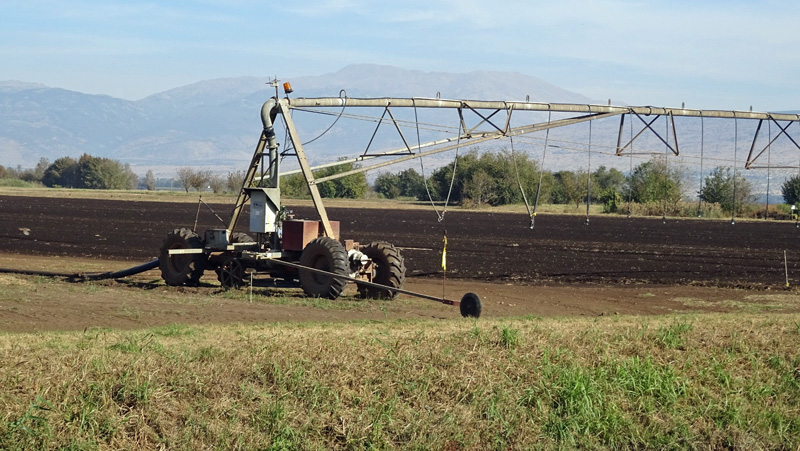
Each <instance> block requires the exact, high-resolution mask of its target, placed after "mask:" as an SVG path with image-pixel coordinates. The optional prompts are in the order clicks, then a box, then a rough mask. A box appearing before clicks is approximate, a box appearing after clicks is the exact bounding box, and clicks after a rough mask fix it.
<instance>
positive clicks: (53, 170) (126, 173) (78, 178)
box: [0, 154, 139, 189]
mask: <svg viewBox="0 0 800 451" xmlns="http://www.w3.org/2000/svg"><path fill="white" fill-rule="evenodd" d="M0 179H19V180H22V181H24V182H30V183H41V184H42V185H44V186H47V187H61V188H83V189H135V188H136V187H137V186H138V184H139V176H137V175H136V174H135V173H134V172H133V171H132V170H131V166H130V164H128V163H125V164H123V163H120V162H119V161H116V160H112V159H110V158H102V157H93V156H91V155H89V154H83V155H81V156H80V157H79V158H78V159H77V160H76V159H74V158H72V157H61V158H58V159H56V160H55V161H54V162H53V163H50V162H49V161H48V160H47V158H41V159H39V162H38V163H37V164H36V167H34V168H33V169H22V168H21V167H19V166H18V167H17V168H16V169H14V168H6V167H3V166H2V165H0Z"/></svg>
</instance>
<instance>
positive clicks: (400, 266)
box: [358, 241, 406, 299]
mask: <svg viewBox="0 0 800 451" xmlns="http://www.w3.org/2000/svg"><path fill="white" fill-rule="evenodd" d="M361 252H363V253H364V254H365V255H366V256H367V257H369V258H370V260H372V281H373V282H375V283H379V284H381V285H387V286H390V287H393V288H403V284H404V283H405V281H406V264H405V261H404V260H403V256H402V255H400V251H399V250H397V248H396V247H394V245H392V244H391V243H387V242H386V241H376V242H374V243H370V244H369V245H368V246H366V247H364V248H361ZM358 293H359V294H360V295H361V297H365V298H370V299H394V298H395V297H397V295H398V293H397V292H396V291H391V290H386V289H382V288H375V287H369V286H366V285H358Z"/></svg>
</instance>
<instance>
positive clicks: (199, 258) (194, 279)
mask: <svg viewBox="0 0 800 451" xmlns="http://www.w3.org/2000/svg"><path fill="white" fill-rule="evenodd" d="M273 86H276V89H277V83H276V82H273ZM284 90H285V91H286V92H287V97H284V98H278V96H277V95H276V96H275V97H273V98H271V99H269V100H267V101H266V102H265V103H264V105H263V107H262V109H261V121H262V123H263V131H262V133H261V138H260V139H259V141H258V145H257V146H256V149H255V152H254V153H253V158H252V160H251V162H250V165H249V167H248V169H247V172H246V174H245V177H244V181H243V183H242V187H241V189H240V191H239V195H238V198H237V200H236V204H235V206H234V208H233V212H232V214H231V219H230V222H229V223H228V226H227V227H226V228H218V229H208V230H205V231H204V232H202V233H197V232H196V231H194V230H192V229H189V228H179V229H175V230H172V231H171V232H169V233H168V234H167V236H166V238H164V241H163V243H162V246H161V249H160V256H159V260H158V265H159V268H160V270H161V276H162V278H163V279H164V281H165V282H166V284H167V285H171V286H180V285H189V286H191V285H197V284H198V282H199V281H200V278H201V277H202V276H203V273H204V272H205V271H209V270H213V271H215V272H216V274H217V278H218V279H219V281H220V283H221V284H222V286H223V287H225V288H240V287H242V286H243V285H245V284H247V283H252V280H253V279H254V278H255V279H260V278H269V279H271V280H273V281H280V282H281V283H283V284H285V285H295V286H297V285H299V287H300V288H302V289H303V291H304V292H305V294H306V295H308V296H312V297H322V298H328V299H336V298H338V297H339V295H340V294H341V293H342V291H343V290H344V288H345V286H346V284H347V283H348V282H354V283H356V285H357V288H358V293H359V295H360V296H362V297H364V298H372V299H380V298H383V299H394V298H395V297H396V296H397V295H398V294H400V293H404V294H408V295H412V296H416V297H422V298H426V299H430V300H435V301H438V302H442V303H444V304H448V305H453V306H459V308H460V311H461V314H462V316H471V317H478V316H480V313H481V308H482V307H481V301H480V298H479V297H478V296H477V295H476V294H474V293H467V294H465V295H464V296H463V297H462V299H461V300H460V301H454V300H448V299H444V298H443V297H441V298H440V297H435V296H429V295H425V294H421V293H415V292H412V291H408V290H405V289H403V284H404V282H405V280H406V266H405V262H404V260H403V256H402V255H401V253H400V250H399V249H398V248H397V247H395V246H394V245H393V244H392V243H390V242H388V241H376V242H371V243H369V244H362V243H359V242H357V241H354V240H344V241H341V240H340V239H339V222H338V221H331V220H329V219H328V214H327V212H326V210H325V207H324V205H323V203H322V197H321V195H320V192H319V189H318V187H317V183H318V181H315V180H314V175H313V173H312V170H311V167H310V165H309V163H308V160H307V158H306V155H305V152H304V150H303V143H302V142H301V140H300V138H299V137H298V133H297V130H296V128H295V125H294V122H293V121H292V115H291V114H290V102H291V100H290V99H289V98H288V93H289V92H291V86H290V85H289V84H288V83H286V84H284ZM276 93H277V92H276ZM279 114H280V115H281V116H282V119H283V122H284V124H285V125H286V129H287V132H288V136H289V139H290V140H291V144H292V147H293V153H294V155H296V157H297V160H298V162H299V164H300V171H301V172H302V174H303V176H304V178H305V181H306V184H307V186H308V190H309V192H310V193H311V199H312V201H313V204H314V207H315V209H316V212H317V214H318V215H319V219H313V220H312V219H297V218H295V217H294V216H293V215H292V214H291V213H290V212H289V211H288V210H287V209H286V208H285V207H284V206H283V205H282V203H281V193H280V171H279V168H280V161H281V158H280V156H279V152H278V149H279V144H278V142H277V139H276V135H275V128H274V126H273V124H274V123H275V120H276V117H277V116H278V115H279ZM248 202H249V204H250V223H249V229H248V230H249V233H242V232H235V231H234V230H235V229H236V226H237V224H238V222H239V220H240V217H241V216H242V212H243V209H244V206H245V205H246V204H247V203H248Z"/></svg>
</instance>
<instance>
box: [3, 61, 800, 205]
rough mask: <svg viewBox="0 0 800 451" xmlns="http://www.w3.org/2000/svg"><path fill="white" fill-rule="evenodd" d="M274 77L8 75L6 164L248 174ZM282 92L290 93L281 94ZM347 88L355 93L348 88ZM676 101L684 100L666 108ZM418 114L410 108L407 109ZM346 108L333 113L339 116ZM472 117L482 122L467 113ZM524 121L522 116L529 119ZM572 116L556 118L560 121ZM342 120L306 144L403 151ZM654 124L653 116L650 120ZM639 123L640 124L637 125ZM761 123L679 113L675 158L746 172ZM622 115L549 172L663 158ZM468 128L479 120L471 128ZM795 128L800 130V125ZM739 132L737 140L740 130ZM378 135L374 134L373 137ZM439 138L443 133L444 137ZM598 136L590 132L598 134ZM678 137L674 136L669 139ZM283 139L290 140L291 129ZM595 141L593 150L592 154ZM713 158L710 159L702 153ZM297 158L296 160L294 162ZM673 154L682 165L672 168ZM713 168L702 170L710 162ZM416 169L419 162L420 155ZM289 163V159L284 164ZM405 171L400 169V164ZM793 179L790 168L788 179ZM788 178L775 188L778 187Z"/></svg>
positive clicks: (389, 73)
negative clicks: (157, 83)
mask: <svg viewBox="0 0 800 451" xmlns="http://www.w3.org/2000/svg"><path fill="white" fill-rule="evenodd" d="M282 81H290V82H291V83H292V86H293V87H294V90H295V92H294V93H292V96H293V97H331V96H339V95H340V91H341V90H345V91H346V94H347V96H349V97H436V96H437V95H438V96H440V97H441V98H450V99H475V100H525V99H526V98H529V99H530V100H531V101H541V102H564V103H580V104H587V103H591V104H598V103H600V104H604V103H605V101H602V100H601V101H598V100H593V99H589V98H587V97H585V96H583V95H580V94H577V93H574V92H570V91H567V90H564V89H561V88H559V87H557V86H555V85H553V84H550V83H547V82H545V81H543V80H540V79H538V78H535V77H531V76H528V75H523V74H519V73H510V72H489V71H476V72H470V73H464V74H454V73H443V72H422V71H412V70H404V69H399V68H396V67H390V66H378V65H351V66H347V67H345V68H343V69H341V70H339V71H337V72H334V73H329V74H323V75H319V76H299V77H293V78H290V79H288V80H282ZM268 82H269V77H237V78H225V79H217V80H206V81H201V82H197V83H193V84H190V85H187V86H182V87H177V88H175V89H171V90H168V91H165V92H161V93H157V94H154V95H151V96H149V97H146V98H144V99H141V100H138V101H128V100H123V99H117V98H113V97H110V96H103V95H88V94H82V93H79V92H74V91H67V90H64V89H59V88H49V87H46V86H43V85H40V84H33V83H25V82H19V81H6V82H0V164H2V165H4V166H16V165H22V166H24V167H32V166H33V165H35V164H36V162H37V161H38V160H39V158H40V157H45V158H48V159H49V160H50V161H53V160H55V159H56V158H59V157H62V156H65V155H69V156H73V157H76V156H79V155H80V154H82V153H84V152H87V153H89V154H92V155H96V156H103V157H110V158H114V159H118V160H121V161H123V162H127V163H130V164H131V165H132V166H133V167H134V170H135V171H136V172H137V173H140V174H143V173H144V172H145V171H146V170H147V169H154V172H156V174H157V175H158V176H163V177H171V176H173V175H174V173H175V168H176V167H178V166H194V167H205V168H210V169H213V170H215V171H217V172H221V173H225V172H227V171H230V170H240V169H244V168H245V167H246V165H247V163H248V162H249V161H250V158H251V156H252V152H253V149H254V147H255V145H256V142H257V140H258V137H259V135H260V132H261V120H260V110H261V105H262V104H263V102H264V101H265V100H266V99H268V98H269V97H270V96H272V95H275V90H274V88H273V87H271V86H269V85H268ZM281 95H282V94H281ZM342 95H344V93H342ZM663 106H677V105H663ZM408 110H410V109H408ZM339 111H340V110H339V109H331V110H330V111H329V112H330V113H334V114H338V113H339ZM347 112H348V113H352V114H361V115H365V116H367V115H368V116H380V115H381V114H382V110H377V111H375V110H372V111H364V110H359V111H355V110H353V109H350V110H348V111H347ZM535 114H538V116H534V117H533V118H531V117H524V116H523V115H522V114H521V113H515V115H514V116H515V120H522V121H529V122H533V121H534V119H535V121H536V122H542V121H546V120H547V115H546V114H545V113H535ZM395 115H396V117H397V118H398V119H401V120H408V121H414V119H415V117H414V112H413V111H396V112H395ZM467 116H469V117H468V118H467V120H468V122H469V121H471V124H472V125H474V124H475V123H476V122H479V120H476V118H477V116H475V115H474V114H472V113H469V112H465V117H467ZM520 116H523V117H520ZM559 117H563V114H562V115H559V114H555V113H554V114H553V119H557V118H559ZM416 119H418V120H419V122H420V123H423V124H444V125H446V126H448V127H450V128H449V129H447V130H444V131H441V130H440V131H439V132H434V131H432V130H431V127H428V126H427V125H426V126H421V127H420V128H419V129H415V128H414V127H411V128H410V129H406V130H404V134H405V138H406V139H407V141H408V142H409V143H410V145H412V146H413V145H414V144H416V142H417V141H416V140H417V133H419V137H420V140H421V141H422V142H424V141H426V140H431V139H439V138H441V137H444V136H448V137H452V136H453V135H454V134H455V133H456V131H455V130H457V128H456V127H457V126H458V123H459V122H458V121H459V118H458V116H457V114H456V113H455V112H454V111H452V110H439V111H420V112H419V117H418V118H416ZM334 120H336V117H335V116H331V115H313V114H311V113H305V112H300V111H297V112H296V113H295V123H296V124H297V127H298V129H299V131H300V134H301V136H302V138H303V140H304V141H306V140H310V139H311V138H313V137H316V136H318V135H320V134H322V133H323V132H326V131H327V132H326V134H325V137H324V139H321V140H319V141H316V142H314V143H313V144H312V145H309V146H308V147H307V150H308V154H309V159H310V160H312V163H314V162H328V161H333V160H335V159H336V158H337V157H338V156H342V155H348V156H353V155H356V154H360V153H363V152H364V151H365V150H366V148H367V146H368V145H369V146H370V150H376V149H382V150H385V149H387V148H401V147H403V145H404V144H403V142H402V140H401V139H400V138H399V137H398V135H397V132H396V131H394V130H393V127H391V126H386V125H385V126H383V127H381V128H380V130H378V131H377V132H376V131H375V123H374V122H368V121H353V120H342V121H338V122H337V123H336V124H335V126H334V127H332V128H330V130H328V128H329V127H330V126H331V124H332V123H333V121H334ZM648 120H649V119H648ZM631 123H632V124H633V126H632V127H631ZM756 124H757V122H756V121H746V120H739V121H736V122H734V121H731V120H720V119H717V120H713V119H706V120H705V122H703V123H701V122H700V121H699V120H697V119H692V118H676V126H677V137H678V142H679V145H680V150H681V156H680V157H678V158H672V159H671V160H670V161H671V163H670V164H676V165H680V166H681V167H682V168H683V169H684V171H685V173H686V174H687V182H688V183H689V184H690V185H693V186H694V185H696V186H699V181H700V179H701V178H702V176H703V174H707V173H709V172H710V171H711V170H712V169H713V168H714V167H715V166H728V165H732V164H733V160H734V159H735V160H736V162H737V166H738V167H742V165H743V162H744V161H745V160H746V158H747V154H748V151H749V149H750V147H751V145H752V139H753V134H754V130H755V126H756ZM619 125H620V124H619V118H610V119H605V120H601V121H595V122H592V123H591V126H590V125H589V123H583V124H577V125H574V126H571V127H565V128H560V129H554V130H552V131H551V132H550V134H549V135H548V143H549V144H550V147H549V150H548V152H547V154H546V159H545V160H544V167H545V168H546V169H549V170H554V171H555V170H561V169H572V170H577V169H587V168H589V169H592V170H594V169H596V168H597V167H598V166H599V165H605V166H608V167H616V168H618V169H620V170H622V171H624V172H627V171H628V170H629V169H630V168H632V167H634V166H636V165H638V164H639V163H641V162H642V161H646V160H647V159H649V158H652V155H653V153H655V154H660V155H663V154H664V152H665V146H664V144H663V143H662V142H661V141H660V140H659V139H658V138H656V137H655V136H654V135H653V134H652V133H651V132H649V131H647V132H645V133H644V134H643V135H642V136H641V137H640V138H637V140H636V141H635V142H634V153H636V154H637V155H635V156H634V157H633V158H631V157H629V156H624V157H617V156H614V150H615V146H616V143H617V139H618V134H619V132H620V127H619ZM468 126H469V124H468ZM642 127H643V123H642V122H641V121H640V120H639V119H637V118H630V117H628V118H627V119H626V122H625V124H624V127H623V132H622V138H623V143H624V142H627V140H629V139H630V137H631V136H633V135H635V134H636V133H638V131H639V130H640V129H641V128H642ZM653 128H654V129H656V130H658V131H659V133H661V134H662V136H664V135H667V133H666V132H667V130H666V123H665V122H664V120H663V119H660V120H659V121H657V122H656V123H655V124H654V125H653ZM790 130H793V128H792V129H790ZM736 131H738V135H737V134H736V133H735V132H736ZM777 132H778V129H777V127H774V126H773V127H772V128H771V129H770V128H768V126H767V124H765V125H764V127H763V128H762V131H761V136H760V137H759V141H758V142H757V143H756V145H755V146H753V147H754V148H755V152H756V153H757V152H759V151H760V149H762V148H764V147H765V146H766V142H767V141H768V139H767V137H768V136H771V137H775V136H776V135H777ZM373 133H375V135H376V136H375V140H374V141H373V142H370V137H371V136H372V134H373ZM436 133H439V134H436ZM590 137H591V138H590ZM668 139H671V136H670V138H668ZM279 140H280V141H281V142H282V143H283V141H285V139H284V136H283V135H282V132H279ZM510 144H511V143H510V142H506V141H495V142H491V143H485V144H482V145H481V148H483V149H487V148H505V149H509V148H510ZM590 144H591V149H592V151H593V152H592V156H591V157H589V154H588V153H587V152H586V150H587V149H588V148H589V146H590ZM514 146H515V151H519V152H526V153H528V154H529V155H530V156H531V157H532V158H535V159H537V160H540V161H541V157H542V154H543V150H544V133H539V134H537V135H536V136H529V137H527V138H520V139H515V140H514ZM701 153H702V155H703V159H702V160H701V158H700V155H701ZM797 153H798V152H797V149H796V148H795V147H794V146H793V145H791V143H790V142H789V140H788V139H787V138H785V137H781V138H779V139H778V140H776V141H775V143H773V146H772V147H770V152H769V153H768V154H764V155H763V156H762V158H761V160H760V161H761V162H764V159H766V158H771V160H770V162H771V164H772V165H773V166H774V165H781V164H782V165H787V166H788V165H796V164H797V161H798V157H797ZM452 159H453V153H452V152H446V153H443V154H439V155H437V156H434V157H431V158H429V159H428V160H426V162H425V167H426V168H429V169H433V168H435V167H437V166H440V165H442V164H447V163H449V162H451V161H452ZM292 160H293V159H292V158H287V159H286V161H285V163H287V164H288V165H289V166H291V165H292V164H293V161H292ZM673 161H674V163H672V162H673ZM701 162H702V164H703V167H702V171H701V167H700V164H701ZM405 166H406V167H409V166H411V167H417V168H420V166H419V162H409V163H406V165H405ZM285 167H286V166H285ZM401 168H402V167H400V168H398V167H389V168H387V170H391V171H395V170H399V169H401ZM784 173H788V172H787V171H783V172H781V171H773V172H772V173H771V174H770V175H771V177H773V178H774V177H779V178H780V179H781V180H782V178H783V177H785V174H784ZM782 174H783V175H782ZM746 175H747V176H749V177H750V178H752V179H753V180H754V183H756V184H757V185H765V183H764V182H765V180H766V172H765V171H763V170H756V171H746ZM777 185H778V184H775V183H773V184H772V185H771V187H772V188H771V191H775V189H776V188H775V187H776V186H777Z"/></svg>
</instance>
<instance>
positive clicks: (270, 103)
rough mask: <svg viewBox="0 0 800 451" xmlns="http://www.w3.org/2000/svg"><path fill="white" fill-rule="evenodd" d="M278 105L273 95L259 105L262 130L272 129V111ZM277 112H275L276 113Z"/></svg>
mask: <svg viewBox="0 0 800 451" xmlns="http://www.w3.org/2000/svg"><path fill="white" fill-rule="evenodd" d="M277 107H278V100H277V99H276V98H275V97H272V98H270V99H269V100H267V101H266V102H264V105H263V106H262V107H261V123H262V124H264V130H268V129H269V130H272V117H273V116H275V114H273V113H272V111H273V110H275V109H276V108H277ZM276 114H277V113H276Z"/></svg>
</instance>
